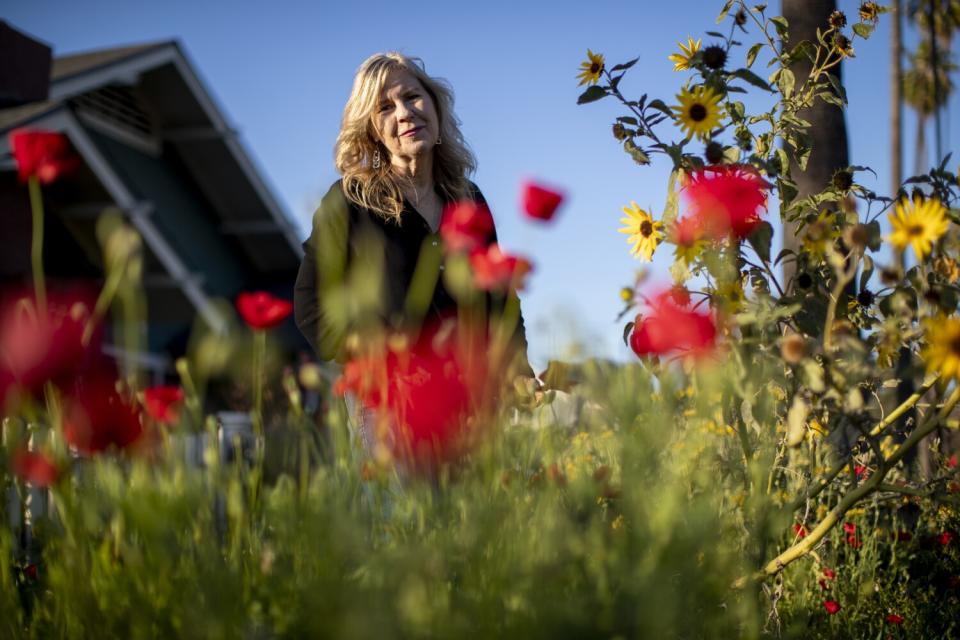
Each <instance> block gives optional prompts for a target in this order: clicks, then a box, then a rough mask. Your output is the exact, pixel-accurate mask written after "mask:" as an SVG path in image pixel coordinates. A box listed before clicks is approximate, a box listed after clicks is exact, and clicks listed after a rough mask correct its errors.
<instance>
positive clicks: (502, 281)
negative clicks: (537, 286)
mask: <svg viewBox="0 0 960 640" xmlns="http://www.w3.org/2000/svg"><path fill="white" fill-rule="evenodd" d="M470 266H472V267H473V280H474V283H475V284H476V285H477V288H479V289H483V290H484V291H504V290H506V289H523V284H524V277H525V276H526V275H527V274H528V273H530V271H532V270H533V267H532V265H531V264H530V262H528V261H527V260H526V259H525V258H521V257H519V256H512V255H510V254H507V253H503V252H502V251H501V250H500V246H499V245H497V244H496V243H491V244H489V245H488V246H487V247H486V249H480V250H478V251H474V252H473V253H471V254H470Z"/></svg>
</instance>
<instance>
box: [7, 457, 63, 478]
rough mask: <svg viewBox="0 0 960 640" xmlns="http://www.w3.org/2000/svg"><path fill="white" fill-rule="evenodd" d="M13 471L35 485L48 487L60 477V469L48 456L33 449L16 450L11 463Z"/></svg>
mask: <svg viewBox="0 0 960 640" xmlns="http://www.w3.org/2000/svg"><path fill="white" fill-rule="evenodd" d="M11 468H12V469H13V473H14V474H15V475H16V476H17V477H18V478H20V479H21V480H23V481H24V482H29V483H30V484H32V485H34V486H37V487H49V486H51V485H53V484H54V483H56V481H57V478H59V477H60V470H59V469H58V468H57V465H55V464H54V463H53V461H52V460H50V458H49V457H48V456H47V455H46V454H43V453H38V452H35V451H18V452H17V453H16V454H15V455H14V456H13V461H12V464H11Z"/></svg>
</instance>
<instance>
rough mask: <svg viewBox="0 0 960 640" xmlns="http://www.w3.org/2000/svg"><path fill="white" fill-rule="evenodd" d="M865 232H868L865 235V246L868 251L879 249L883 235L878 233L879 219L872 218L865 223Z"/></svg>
mask: <svg viewBox="0 0 960 640" xmlns="http://www.w3.org/2000/svg"><path fill="white" fill-rule="evenodd" d="M867 232H868V233H869V234H870V235H869V236H867V247H869V249H870V251H879V250H880V246H881V245H882V244H883V235H882V234H881V233H880V221H879V220H874V221H873V222H871V223H870V224H868V225H867Z"/></svg>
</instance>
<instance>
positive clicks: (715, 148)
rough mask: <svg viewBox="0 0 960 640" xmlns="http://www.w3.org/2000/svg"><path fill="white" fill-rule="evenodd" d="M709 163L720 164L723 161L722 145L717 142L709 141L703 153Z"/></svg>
mask: <svg viewBox="0 0 960 640" xmlns="http://www.w3.org/2000/svg"><path fill="white" fill-rule="evenodd" d="M703 155H704V157H705V158H706V159H707V162H708V163H709V164H720V163H721V162H723V145H722V144H720V143H719V142H711V143H710V144H708V145H707V148H706V149H705V150H704V153H703Z"/></svg>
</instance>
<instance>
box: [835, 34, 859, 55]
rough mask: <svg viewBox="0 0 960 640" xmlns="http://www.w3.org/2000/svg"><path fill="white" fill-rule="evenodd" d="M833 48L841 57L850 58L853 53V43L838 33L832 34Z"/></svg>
mask: <svg viewBox="0 0 960 640" xmlns="http://www.w3.org/2000/svg"><path fill="white" fill-rule="evenodd" d="M833 48H834V49H835V50H836V52H837V53H839V54H840V57H841V58H852V57H854V55H853V43H852V42H850V38H848V37H847V36H845V35H843V34H842V33H838V34H836V35H835V36H833Z"/></svg>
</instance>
